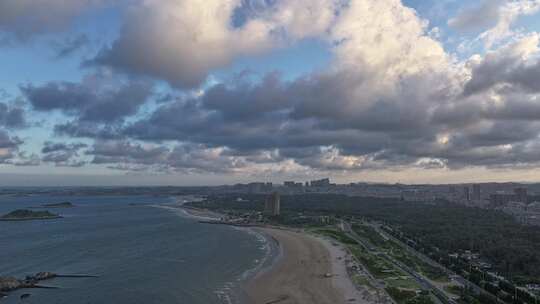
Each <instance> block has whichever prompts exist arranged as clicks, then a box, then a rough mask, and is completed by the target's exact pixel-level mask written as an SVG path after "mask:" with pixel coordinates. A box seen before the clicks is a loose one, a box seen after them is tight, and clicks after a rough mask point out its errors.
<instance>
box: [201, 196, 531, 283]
mask: <svg viewBox="0 0 540 304" xmlns="http://www.w3.org/2000/svg"><path fill="white" fill-rule="evenodd" d="M239 197H241V198H242V200H238V198H239ZM265 198H266V197H265V196H264V195H248V194H241V195H240V194H238V195H231V194H227V195H213V196H210V197H208V200H207V201H205V202H203V203H199V207H202V206H200V204H203V205H204V207H205V208H210V209H218V210H237V211H247V210H262V209H263V206H264V200H265ZM281 209H282V211H283V213H284V215H283V216H287V214H291V213H293V214H297V213H311V214H334V215H336V216H341V217H347V216H354V217H365V218H369V219H371V220H378V221H383V222H386V223H388V224H390V225H392V226H394V227H398V228H399V229H401V231H402V232H404V233H405V234H406V235H408V236H410V237H412V238H414V239H416V240H418V241H419V242H421V243H422V244H424V245H426V246H430V247H437V248H439V249H440V250H441V251H443V252H448V253H451V252H456V251H464V250H472V251H475V252H479V253H480V254H481V255H482V257H483V258H484V259H486V260H488V261H489V262H490V263H492V264H493V266H494V270H496V271H497V272H499V273H501V274H503V275H504V276H506V277H507V278H510V279H512V280H513V281H515V282H517V283H523V282H539V283H540V229H539V227H530V226H522V225H520V224H519V223H517V222H516V221H514V219H513V218H512V217H510V216H508V215H506V214H504V213H502V212H500V211H496V210H487V209H478V208H470V207H464V206H461V205H457V204H452V203H449V202H446V201H436V202H433V203H415V202H403V201H401V200H399V199H390V198H373V197H351V196H345V195H335V194H302V195H284V196H281Z"/></svg>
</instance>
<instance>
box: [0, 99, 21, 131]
mask: <svg viewBox="0 0 540 304" xmlns="http://www.w3.org/2000/svg"><path fill="white" fill-rule="evenodd" d="M24 114H25V113H24V110H23V109H22V108H20V107H13V106H10V105H7V104H5V103H2V102H0V126H4V127H7V128H21V127H24V126H25V125H26V121H25V115H24Z"/></svg>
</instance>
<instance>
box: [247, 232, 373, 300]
mask: <svg viewBox="0 0 540 304" xmlns="http://www.w3.org/2000/svg"><path fill="white" fill-rule="evenodd" d="M254 229H255V230H258V231H259V232H261V233H263V234H265V235H267V236H268V237H269V238H271V239H274V240H275V241H276V242H277V243H278V244H279V245H278V247H279V248H280V251H281V253H280V256H279V258H277V259H275V260H274V261H273V263H272V265H270V266H269V267H267V268H266V269H263V270H261V271H260V272H258V273H256V274H255V275H254V276H253V277H251V278H248V280H246V281H244V282H243V284H242V286H241V292H242V293H243V294H244V295H245V297H244V301H243V302H242V303H245V304H267V303H280V304H289V303H291V304H292V303H295V304H302V303H306V304H308V303H309V304H333V303H345V302H354V303H366V304H367V303H372V302H371V301H368V300H366V299H365V298H364V296H362V293H361V291H360V290H358V289H357V288H356V286H355V285H354V283H353V282H352V280H351V278H350V277H349V275H348V273H347V268H346V267H347V266H346V264H345V263H346V258H347V251H346V250H345V249H343V248H342V247H341V246H339V245H338V246H335V245H333V244H332V242H331V241H329V240H326V239H324V238H322V237H319V236H314V235H311V234H308V233H306V232H297V231H293V230H289V229H276V228H254ZM353 299H354V300H353Z"/></svg>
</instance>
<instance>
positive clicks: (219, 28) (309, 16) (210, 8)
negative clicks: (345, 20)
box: [87, 0, 336, 88]
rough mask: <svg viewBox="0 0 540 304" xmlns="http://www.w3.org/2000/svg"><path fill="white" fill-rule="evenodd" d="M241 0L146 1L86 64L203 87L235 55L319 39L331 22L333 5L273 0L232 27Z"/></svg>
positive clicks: (313, 0)
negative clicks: (208, 77) (201, 85)
mask: <svg viewBox="0 0 540 304" xmlns="http://www.w3.org/2000/svg"><path fill="white" fill-rule="evenodd" d="M243 3H244V6H246V4H245V2H243V1H240V0H232V1H226V2H223V1H221V0H210V1H204V2H201V1H192V0H159V1H158V0H148V1H142V2H141V3H140V4H139V5H135V6H134V7H132V8H131V10H130V11H129V14H128V17H127V20H126V21H125V23H124V26H123V27H122V30H121V32H120V37H119V38H118V39H117V40H116V41H114V42H113V43H112V45H111V46H110V47H106V48H104V49H102V50H101V52H99V54H98V55H97V56H96V57H95V58H94V59H93V60H91V61H89V62H88V63H87V64H88V65H105V66H110V67H113V68H115V69H117V70H120V71H124V72H127V73H137V74H142V75H147V76H152V77H155V78H159V79H164V80H166V81H168V82H169V83H170V84H171V85H172V86H175V87H178V88H192V87H197V86H199V85H200V84H202V83H203V82H204V81H205V79H206V77H207V75H208V73H210V72H211V71H213V70H215V69H219V68H223V67H226V66H228V65H230V64H231V63H232V62H233V61H234V60H235V59H236V58H239V57H240V56H250V55H256V54H261V53H263V52H266V51H268V50H271V49H273V48H276V47H279V46H281V45H284V44H287V43H288V41H294V40H297V39H303V38H306V37H312V36H317V35H321V34H322V33H323V32H324V31H326V30H327V29H328V27H329V26H330V24H331V22H332V21H333V19H334V14H335V12H334V11H335V6H336V3H335V1H327V0H302V1H286V0H278V1H274V2H273V4H271V5H270V4H265V5H260V9H261V11H260V12H259V13H258V14H247V16H248V17H247V18H246V20H244V22H242V23H241V24H240V25H237V26H234V24H233V23H234V22H233V19H234V16H235V14H237V12H238V10H239V9H242V8H243V7H242V4H243Z"/></svg>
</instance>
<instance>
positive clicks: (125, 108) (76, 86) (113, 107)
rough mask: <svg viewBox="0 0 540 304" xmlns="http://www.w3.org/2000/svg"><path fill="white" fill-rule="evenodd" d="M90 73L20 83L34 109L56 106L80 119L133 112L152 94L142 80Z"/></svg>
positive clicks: (95, 119) (119, 117)
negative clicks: (78, 78) (77, 78)
mask: <svg viewBox="0 0 540 304" xmlns="http://www.w3.org/2000/svg"><path fill="white" fill-rule="evenodd" d="M103 76H104V75H102V74H99V73H98V74H92V75H89V76H87V77H85V79H83V81H82V82H81V83H74V82H49V83H46V84H44V85H42V86H34V85H32V84H28V85H23V86H21V87H20V89H21V92H22V93H23V95H24V96H25V97H26V99H27V100H28V101H29V102H30V103H31V104H32V106H33V107H34V109H35V110H38V111H52V110H59V111H62V112H63V113H65V114H66V115H68V116H73V117H75V118H77V119H78V120H79V121H81V122H98V123H99V122H107V123H110V122H116V121H120V120H122V119H124V118H125V117H127V116H131V115H133V114H136V113H137V111H138V110H139V107H140V106H141V105H142V104H144V103H145V102H146V101H147V100H148V98H149V97H150V96H151V95H152V87H153V85H152V84H151V83H149V82H146V81H131V80H128V81H120V80H117V79H111V78H110V77H105V79H104V78H103Z"/></svg>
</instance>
